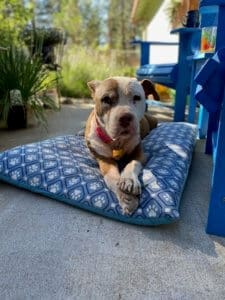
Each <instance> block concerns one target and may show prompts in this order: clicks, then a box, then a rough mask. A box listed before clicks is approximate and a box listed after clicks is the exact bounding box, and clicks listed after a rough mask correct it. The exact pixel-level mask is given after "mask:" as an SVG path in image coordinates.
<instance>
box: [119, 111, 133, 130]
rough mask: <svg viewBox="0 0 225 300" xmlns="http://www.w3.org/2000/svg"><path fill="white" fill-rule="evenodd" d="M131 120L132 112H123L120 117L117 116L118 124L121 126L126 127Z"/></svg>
mask: <svg viewBox="0 0 225 300" xmlns="http://www.w3.org/2000/svg"><path fill="white" fill-rule="evenodd" d="M132 120H133V115H132V114H129V113H127V114H124V115H123V116H122V117H120V118H119V123H120V126H122V127H128V126H129V125H130V123H131V122H132Z"/></svg>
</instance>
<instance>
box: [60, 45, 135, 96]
mask: <svg viewBox="0 0 225 300" xmlns="http://www.w3.org/2000/svg"><path fill="white" fill-rule="evenodd" d="M110 76H135V69H134V68H133V67H130V66H127V65H125V64H124V63H120V64H119V63H118V62H117V60H116V58H115V56H112V55H111V54H110V52H107V51H100V50H93V49H84V48H80V47H71V48H70V49H66V51H65V53H64V59H63V62H62V80H61V82H60V91H61V94H62V96H66V97H74V98H88V97H90V92H89V90H88V87H87V82H88V81H90V80H93V79H95V80H102V79H105V78H107V77H110Z"/></svg>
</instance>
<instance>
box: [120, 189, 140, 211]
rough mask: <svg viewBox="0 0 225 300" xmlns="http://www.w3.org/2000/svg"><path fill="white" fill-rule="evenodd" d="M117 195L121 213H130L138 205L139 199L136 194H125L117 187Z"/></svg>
mask: <svg viewBox="0 0 225 300" xmlns="http://www.w3.org/2000/svg"><path fill="white" fill-rule="evenodd" d="M117 197H118V200H119V204H120V206H121V208H122V210H123V214H126V215H131V214H132V213H133V212H134V211H135V210H136V209H137V207H138V204H139V199H138V197H137V196H135V195H132V194H127V193H124V192H123V191H121V190H120V189H118V191H117Z"/></svg>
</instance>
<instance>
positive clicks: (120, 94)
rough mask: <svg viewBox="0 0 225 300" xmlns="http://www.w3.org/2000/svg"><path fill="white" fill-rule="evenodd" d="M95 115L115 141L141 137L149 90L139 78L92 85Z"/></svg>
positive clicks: (91, 83) (90, 84) (109, 79)
mask: <svg viewBox="0 0 225 300" xmlns="http://www.w3.org/2000/svg"><path fill="white" fill-rule="evenodd" d="M88 86H89V88H90V90H91V93H92V98H93V99H94V101H95V111H96V115H97V118H98V121H99V122H100V125H101V126H103V127H104V129H105V131H106V132H107V134H108V135H109V136H110V137H111V138H112V139H117V138H118V137H125V138H126V137H129V136H133V135H136V134H139V121H140V120H141V118H142V117H143V115H144V112H145V99H146V97H145V94H146V93H145V90H144V88H143V86H142V84H141V83H139V82H138V81H137V80H136V79H135V78H128V77H111V78H108V79H105V80H103V81H91V82H88Z"/></svg>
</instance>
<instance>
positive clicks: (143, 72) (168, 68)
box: [133, 28, 200, 121]
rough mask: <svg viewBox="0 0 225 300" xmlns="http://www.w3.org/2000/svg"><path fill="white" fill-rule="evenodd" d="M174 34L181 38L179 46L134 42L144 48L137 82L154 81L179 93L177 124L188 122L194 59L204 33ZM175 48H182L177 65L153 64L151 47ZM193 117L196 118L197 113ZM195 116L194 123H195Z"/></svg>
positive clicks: (183, 31) (182, 30)
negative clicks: (186, 113)
mask: <svg viewBox="0 0 225 300" xmlns="http://www.w3.org/2000/svg"><path fill="white" fill-rule="evenodd" d="M171 34H178V35H179V43H167V42H151V41H149V42H147V41H133V43H135V44H140V47H141V56H140V67H139V68H138V70H137V71H136V75H137V79H138V80H142V79H145V78H148V79H151V80H152V81H153V82H155V83H159V84H162V85H165V86H167V87H169V88H172V89H175V90H176V96H175V105H174V121H184V120H185V107H186V102H187V96H188V94H189V93H190V79H191V74H192V59H191V58H192V57H193V54H194V53H195V52H196V51H197V50H198V49H199V45H200V30H199V29H198V28H178V29H175V30H172V31H171ZM155 45H160V46H174V45H177V46H178V47H179V48H178V60H177V63H171V64H149V58H150V54H151V53H150V51H151V50H150V49H151V46H155ZM190 114H192V115H194V114H195V108H194V110H191V111H190ZM193 119H194V117H193V116H192V117H191V118H190V120H193Z"/></svg>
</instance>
